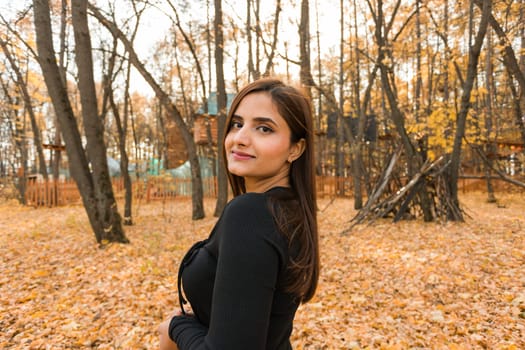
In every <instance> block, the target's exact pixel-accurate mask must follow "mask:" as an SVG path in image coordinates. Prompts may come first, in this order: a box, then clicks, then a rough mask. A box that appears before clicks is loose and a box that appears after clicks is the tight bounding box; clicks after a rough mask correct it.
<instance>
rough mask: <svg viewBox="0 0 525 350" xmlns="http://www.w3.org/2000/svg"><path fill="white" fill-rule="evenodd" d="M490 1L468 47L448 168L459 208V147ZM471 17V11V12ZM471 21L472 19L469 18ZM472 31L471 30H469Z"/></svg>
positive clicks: (449, 180) (485, 1)
mask: <svg viewBox="0 0 525 350" xmlns="http://www.w3.org/2000/svg"><path fill="white" fill-rule="evenodd" d="M491 7H492V6H491V1H490V0H483V10H482V14H481V20H480V24H479V29H478V33H477V34H476V38H475V40H474V43H473V44H472V46H471V47H470V50H469V56H468V65H467V77H466V79H465V84H464V85H463V94H462V96H461V108H460V111H459V113H458V115H457V119H456V134H455V136H454V146H453V150H452V155H451V162H450V167H449V168H448V185H449V186H450V196H451V201H452V202H453V203H454V204H455V205H456V206H457V207H458V208H459V199H458V178H459V166H460V161H461V145H462V141H463V137H464V135H465V125H466V120H467V114H468V110H469V109H470V94H471V91H472V87H473V85H474V79H475V78H476V74H477V66H478V60H479V55H480V53H481V47H482V45H483V39H484V38H485V33H486V32H487V26H488V23H489V17H490V13H491ZM471 16H473V11H471ZM470 20H471V21H472V20H473V18H470ZM471 30H473V28H471ZM449 219H450V220H458V221H462V220H463V217H462V215H459V217H456V216H450V217H449Z"/></svg>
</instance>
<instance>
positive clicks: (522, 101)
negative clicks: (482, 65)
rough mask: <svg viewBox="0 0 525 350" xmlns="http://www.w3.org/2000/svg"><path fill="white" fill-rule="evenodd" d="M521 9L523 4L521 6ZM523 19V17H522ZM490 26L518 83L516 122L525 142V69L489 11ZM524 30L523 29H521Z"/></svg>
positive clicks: (480, 3)
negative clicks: (524, 114)
mask: <svg viewBox="0 0 525 350" xmlns="http://www.w3.org/2000/svg"><path fill="white" fill-rule="evenodd" d="M473 1H474V2H475V4H476V5H477V6H478V7H479V8H482V6H484V5H485V2H486V0H473ZM522 10H523V6H522ZM520 14H523V12H520ZM522 19H523V18H522ZM488 21H489V23H490V26H491V27H492V29H494V32H495V33H496V35H497V36H498V39H499V44H500V45H501V46H502V47H503V50H502V51H503V63H504V64H505V67H506V68H507V70H508V71H509V72H510V73H511V74H512V76H513V77H514V79H516V81H517V82H518V85H519V93H518V98H519V102H518V106H519V108H518V113H517V114H516V123H517V125H518V127H519V128H520V134H521V138H522V142H523V143H524V144H525V118H523V115H522V114H523V112H524V111H525V70H524V69H523V67H522V66H521V67H520V61H518V59H517V58H516V54H515V52H514V49H513V48H512V44H511V42H510V40H509V39H508V38H507V35H506V34H505V31H504V30H503V29H502V28H501V26H500V24H499V23H498V21H497V20H496V19H495V18H494V16H492V14H490V13H489V19H488ZM521 25H522V26H525V25H523V21H521ZM523 30H524V31H525V29H523ZM523 42H525V39H523V36H522V43H523ZM524 55H525V54H524V53H523V50H522V53H521V54H520V60H523V61H525V59H523V58H522V57H523V56H524ZM523 61H521V62H522V63H521V64H522V65H523V64H524V63H523Z"/></svg>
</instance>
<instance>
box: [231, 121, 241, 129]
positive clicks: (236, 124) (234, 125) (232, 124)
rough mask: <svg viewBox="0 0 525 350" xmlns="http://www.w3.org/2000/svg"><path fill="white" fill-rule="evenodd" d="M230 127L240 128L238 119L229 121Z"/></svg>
mask: <svg viewBox="0 0 525 350" xmlns="http://www.w3.org/2000/svg"><path fill="white" fill-rule="evenodd" d="M231 128H232V129H240V128H242V123H241V122H238V121H232V122H231Z"/></svg>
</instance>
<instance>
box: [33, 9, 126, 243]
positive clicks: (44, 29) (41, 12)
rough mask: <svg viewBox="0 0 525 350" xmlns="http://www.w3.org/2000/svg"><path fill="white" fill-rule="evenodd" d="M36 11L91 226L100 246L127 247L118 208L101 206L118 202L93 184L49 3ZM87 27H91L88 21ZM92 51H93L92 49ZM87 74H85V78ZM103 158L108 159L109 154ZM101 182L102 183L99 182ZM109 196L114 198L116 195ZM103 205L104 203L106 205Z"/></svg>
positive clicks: (49, 80)
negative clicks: (62, 70)
mask: <svg viewBox="0 0 525 350" xmlns="http://www.w3.org/2000/svg"><path fill="white" fill-rule="evenodd" d="M33 7H34V23H35V32H36V42H37V48H38V60H39V63H40V66H41V67H42V73H43V75H44V80H45V83H46V85H47V88H48V92H49V95H50V97H51V100H52V102H53V106H54V108H55V113H56V115H57V117H58V120H59V122H60V124H61V129H62V130H63V133H64V141H65V144H66V152H67V155H68V159H69V161H70V171H71V174H72V176H73V178H74V179H75V181H76V183H77V186H78V188H79V191H80V194H81V197H82V201H83V203H84V207H85V209H86V213H87V215H88V218H89V222H90V224H91V227H92V228H93V231H94V233H95V237H96V239H97V242H99V243H101V244H105V243H107V242H111V241H117V242H123V243H124V242H125V243H127V242H129V241H128V239H127V238H126V237H125V235H124V232H123V230H122V226H121V225H120V217H119V215H118V212H116V206H115V208H111V207H110V208H107V207H106V208H107V209H108V210H109V211H103V212H101V211H100V209H99V206H107V205H109V206H112V205H114V204H115V201H114V198H113V202H112V204H110V203H111V197H110V196H109V197H106V198H103V199H102V200H101V199H100V198H99V196H108V194H107V192H106V193H102V192H101V191H100V189H99V190H95V185H94V183H93V182H94V178H92V177H91V170H90V168H89V164H88V160H87V158H86V154H85V152H84V149H83V147H82V139H81V136H80V132H79V130H78V125H77V122H76V119H75V116H74V114H73V110H72V108H71V104H70V101H69V99H68V97H67V91H66V89H65V87H64V84H63V80H62V76H61V74H60V71H59V68H58V66H57V64H56V60H55V52H54V49H53V43H52V38H53V36H52V31H51V19H50V9H49V3H48V1H47V0H34V1H33ZM77 15H78V14H75V16H77ZM76 20H78V19H77V18H75V21H76ZM85 23H87V21H86V22H85ZM77 30H80V28H77ZM88 48H89V49H90V45H89V46H88ZM77 54H80V53H77ZM90 54H91V53H90ZM80 70H83V68H81V67H79V71H80ZM84 73H85V72H83V73H82V74H84ZM85 78H86V77H85V76H82V80H84V79H85ZM84 87H85V86H84ZM84 87H83V88H84ZM95 103H96V100H95ZM95 105H96V104H95ZM94 117H95V118H98V115H96V114H95V116H94ZM91 133H93V130H90V135H91ZM90 137H91V136H90ZM89 142H93V140H92V139H91V140H89ZM104 149H105V147H104ZM99 150H100V149H99ZM89 152H90V153H92V155H93V157H94V156H98V154H97V153H96V152H94V149H93V148H91V150H90V151H89ZM103 157H104V159H105V154H104V155H103ZM93 161H94V163H93V168H95V167H97V166H98V165H99V164H100V160H99V159H98V160H97V159H93ZM105 169H106V172H107V162H106V163H105ZM94 171H95V169H94ZM96 171H97V172H103V171H104V169H97V170H96ZM108 179H109V176H108ZM97 180H100V179H99V178H97ZM102 181H104V180H102ZM106 181H107V180H106ZM109 185H110V187H109V188H110V189H111V182H110V183H109ZM109 194H110V195H111V194H112V191H111V192H110V193H109ZM100 200H101V201H100ZM100 203H102V205H101V204H100ZM113 225H114V226H113Z"/></svg>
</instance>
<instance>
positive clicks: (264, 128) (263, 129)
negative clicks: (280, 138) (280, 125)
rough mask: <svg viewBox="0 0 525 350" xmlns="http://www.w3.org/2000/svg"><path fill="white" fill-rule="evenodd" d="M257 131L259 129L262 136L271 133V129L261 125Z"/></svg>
mask: <svg viewBox="0 0 525 350" xmlns="http://www.w3.org/2000/svg"><path fill="white" fill-rule="evenodd" d="M257 129H259V130H260V131H262V132H263V133H264V134H268V133H271V132H273V129H272V128H270V127H268V126H265V125H261V126H259V127H258V128H257Z"/></svg>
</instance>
